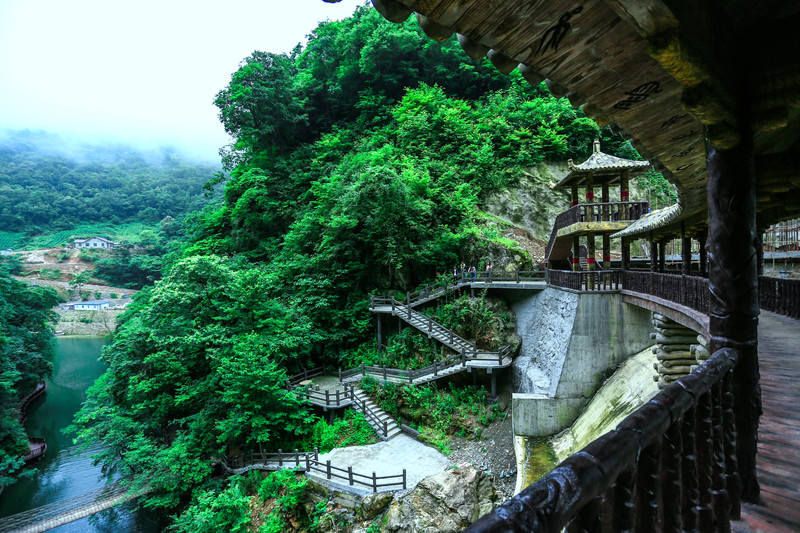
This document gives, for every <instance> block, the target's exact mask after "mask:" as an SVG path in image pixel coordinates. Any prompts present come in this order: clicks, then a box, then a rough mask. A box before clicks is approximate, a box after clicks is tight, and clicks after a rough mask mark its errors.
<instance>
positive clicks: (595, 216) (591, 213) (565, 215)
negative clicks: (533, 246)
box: [544, 202, 649, 258]
mask: <svg viewBox="0 0 800 533" xmlns="http://www.w3.org/2000/svg"><path fill="white" fill-rule="evenodd" d="M648 206H649V204H648V203H647V202H598V203H588V204H578V205H574V206H572V207H570V208H569V209H567V210H566V211H563V212H561V213H559V214H558V216H556V220H555V223H554V224H553V230H552V232H551V233H550V240H549V241H548V243H547V246H546V247H545V253H544V256H545V258H547V257H550V250H552V249H553V245H554V244H555V242H556V238H557V237H558V230H560V229H562V228H566V227H567V226H571V225H572V224H577V223H578V222H620V221H634V220H639V219H640V218H642V215H644V214H645V213H647V210H648Z"/></svg>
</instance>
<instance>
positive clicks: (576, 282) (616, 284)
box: [547, 270, 622, 291]
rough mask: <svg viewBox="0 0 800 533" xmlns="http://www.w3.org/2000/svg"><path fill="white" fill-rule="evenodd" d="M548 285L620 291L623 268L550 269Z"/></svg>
mask: <svg viewBox="0 0 800 533" xmlns="http://www.w3.org/2000/svg"><path fill="white" fill-rule="evenodd" d="M547 280H548V285H553V286H556V287H562V288H564V289H572V290H575V291H618V290H620V289H621V288H622V270H591V271H587V270H581V271H577V272H575V271H571V270H548V271H547Z"/></svg>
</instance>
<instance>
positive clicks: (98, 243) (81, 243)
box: [70, 237, 119, 248]
mask: <svg viewBox="0 0 800 533" xmlns="http://www.w3.org/2000/svg"><path fill="white" fill-rule="evenodd" d="M118 244H119V243H118V242H114V241H111V240H108V239H106V238H105V237H89V238H88V239H75V241H74V242H73V243H72V244H71V245H70V248H113V247H114V246H117V245H118Z"/></svg>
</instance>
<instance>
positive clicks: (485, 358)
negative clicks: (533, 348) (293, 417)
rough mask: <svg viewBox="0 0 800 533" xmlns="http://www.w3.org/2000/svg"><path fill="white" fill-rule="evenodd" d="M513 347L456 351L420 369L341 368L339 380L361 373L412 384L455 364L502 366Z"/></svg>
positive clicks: (381, 367)
mask: <svg viewBox="0 0 800 533" xmlns="http://www.w3.org/2000/svg"><path fill="white" fill-rule="evenodd" d="M511 350H512V348H511V346H509V345H506V346H503V347H501V348H500V350H499V351H497V352H485V351H474V352H472V353H471V355H467V351H466V350H462V351H461V352H460V353H456V354H453V355H450V356H448V357H445V358H444V359H441V360H439V361H434V363H433V364H432V365H430V366H426V367H424V368H420V369H418V370H402V369H399V368H388V367H385V366H370V365H365V364H362V365H361V366H359V367H356V368H351V369H349V370H342V369H339V381H340V382H341V381H344V380H345V379H347V378H350V377H353V376H357V375H361V376H362V377H363V376H368V375H370V376H372V377H375V378H378V379H380V378H382V379H383V380H384V381H388V380H389V379H390V378H393V379H394V380H396V381H407V382H408V383H409V384H412V383H413V382H414V380H417V379H419V378H423V377H427V376H431V375H432V376H434V377H436V376H438V375H439V373H441V372H443V371H445V370H447V369H449V368H452V367H455V366H462V367H464V368H466V366H467V363H468V362H471V361H481V362H487V363H492V362H497V365H498V366H502V364H503V359H505V358H506V357H511V353H512V351H511Z"/></svg>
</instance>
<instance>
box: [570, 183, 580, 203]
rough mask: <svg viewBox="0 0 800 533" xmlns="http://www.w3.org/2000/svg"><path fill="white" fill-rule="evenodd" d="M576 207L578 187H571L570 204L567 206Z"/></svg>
mask: <svg viewBox="0 0 800 533" xmlns="http://www.w3.org/2000/svg"><path fill="white" fill-rule="evenodd" d="M576 205H578V186H577V185H573V186H572V203H571V204H570V205H569V206H570V207H575V206H576Z"/></svg>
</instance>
